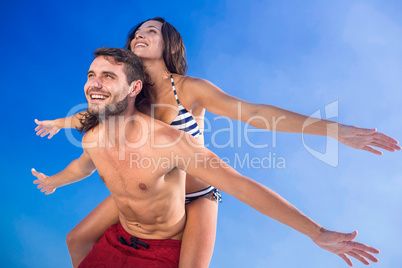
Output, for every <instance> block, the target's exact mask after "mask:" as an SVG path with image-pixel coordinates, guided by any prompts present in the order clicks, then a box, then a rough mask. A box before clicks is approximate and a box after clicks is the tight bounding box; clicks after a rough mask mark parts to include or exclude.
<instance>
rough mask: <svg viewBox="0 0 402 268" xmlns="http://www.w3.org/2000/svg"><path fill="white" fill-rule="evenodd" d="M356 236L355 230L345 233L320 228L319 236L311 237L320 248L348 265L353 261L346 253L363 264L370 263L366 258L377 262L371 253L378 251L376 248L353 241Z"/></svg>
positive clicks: (351, 264)
mask: <svg viewBox="0 0 402 268" xmlns="http://www.w3.org/2000/svg"><path fill="white" fill-rule="evenodd" d="M356 236H357V231H354V232H353V233H350V234H345V233H339V232H333V231H328V230H325V229H322V231H321V234H320V236H319V237H317V238H316V239H313V241H314V243H316V244H317V245H318V246H319V247H320V248H322V249H325V250H328V251H329V252H332V253H334V254H336V255H338V256H339V257H341V258H342V259H343V260H344V261H345V262H346V263H347V264H348V265H349V266H353V263H352V261H351V260H350V258H349V257H348V256H347V255H349V256H350V257H353V258H355V259H357V260H359V261H361V262H362V263H363V264H365V265H369V264H370V262H369V261H368V260H367V259H369V260H370V261H372V262H378V259H377V258H376V257H374V256H373V255H372V254H371V253H374V254H378V253H380V251H379V250H378V249H376V248H373V247H369V246H366V245H365V244H362V243H359V242H355V241H353V239H355V238H356Z"/></svg>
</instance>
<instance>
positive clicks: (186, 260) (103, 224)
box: [36, 18, 400, 267]
mask: <svg viewBox="0 0 402 268" xmlns="http://www.w3.org/2000/svg"><path fill="white" fill-rule="evenodd" d="M126 48H127V49H131V50H132V51H133V52H134V53H135V54H136V55H137V56H138V57H139V58H140V59H141V61H142V63H143V65H144V66H145V70H146V73H147V75H148V76H149V78H150V87H149V91H150V92H149V94H150V96H149V99H148V101H149V102H150V103H152V104H153V105H152V106H150V105H147V104H143V105H142V106H140V107H139V110H140V111H142V112H144V113H146V114H148V115H151V116H152V117H154V118H156V119H158V120H161V121H163V122H165V123H168V124H171V125H172V126H173V127H176V128H179V129H181V130H183V131H186V132H189V133H190V134H192V135H193V136H195V137H197V140H198V141H199V142H200V143H203V136H202V135H201V133H200V129H203V126H204V120H203V117H204V113H205V110H208V111H210V112H212V113H214V114H217V115H222V116H226V117H229V118H232V119H239V118H238V107H239V104H241V111H240V115H241V118H240V120H241V121H243V122H249V123H250V125H252V126H254V127H257V128H262V129H271V128H272V127H271V126H274V125H275V128H274V129H273V130H276V131H282V132H294V133H301V132H303V133H306V134H313V135H329V136H331V137H333V138H335V139H337V140H338V141H340V142H342V143H344V144H346V145H348V146H351V147H353V148H357V149H363V150H367V151H369V152H372V153H375V154H381V152H379V151H378V150H376V149H374V148H372V147H371V146H376V147H379V148H383V149H386V150H389V151H394V150H399V149H400V147H399V146H398V145H397V141H395V140H394V139H392V138H390V137H388V136H386V135H384V134H381V133H377V132H376V131H375V129H361V128H356V127H352V126H346V125H341V124H337V123H334V122H331V121H327V120H317V122H316V123H314V124H310V125H309V126H308V127H306V128H304V129H303V124H304V122H305V120H306V119H307V117H306V116H303V115H300V114H296V113H293V112H290V111H287V110H283V109H280V108H277V107H274V106H269V105H256V104H251V103H248V102H245V101H243V100H240V99H237V98H235V97H232V96H230V95H228V94H226V93H224V92H223V91H222V90H220V89H219V88H217V87H216V86H215V85H213V84H212V83H210V82H208V81H206V80H202V79H198V78H193V77H188V76H184V75H185V72H186V68H187V64H186V60H185V55H184V54H185V48H184V45H183V41H182V39H181V36H180V34H179V33H178V32H177V30H176V29H175V28H174V27H173V26H172V25H170V24H169V23H167V22H166V21H165V20H164V19H162V18H153V19H150V20H147V21H145V22H142V23H140V24H139V25H138V26H136V27H134V28H133V30H132V31H131V33H130V34H129V36H128V39H127V43H126ZM80 116H81V115H79V114H78V115H75V116H73V117H72V118H71V119H72V120H71V121H70V120H66V119H64V118H63V119H57V120H53V121H36V123H37V124H38V127H37V128H36V130H37V131H38V132H37V135H40V136H42V137H44V136H45V135H47V134H49V138H51V137H52V136H53V135H54V134H56V133H57V132H58V131H59V129H60V128H64V127H79V126H80V123H79V118H80ZM254 116H260V117H261V116H262V117H264V118H265V119H266V122H264V121H262V120H252V118H253V117H254ZM283 116H285V119H283V120H279V121H277V122H276V123H275V124H274V122H275V119H279V118H280V117H283ZM271 130H272V129H271ZM200 190H201V191H202V190H203V191H204V192H205V193H204V192H203V193H202V194H208V195H206V197H208V198H198V199H195V200H193V201H191V202H190V203H189V204H187V205H186V213H187V223H186V228H185V230H184V234H183V241H182V249H181V255H180V266H182V267H208V265H209V262H210V259H211V256H212V251H213V245H214V241H215V231H216V221H217V202H216V201H215V202H211V201H210V200H214V198H211V195H215V197H217V196H218V194H217V193H216V191H214V190H213V189H212V188H210V187H209V185H205V184H204V183H202V182H200V181H198V180H197V179H196V178H192V177H190V176H188V177H187V180H186V192H187V193H194V192H198V191H200ZM202 194H201V195H202ZM190 196H192V195H191V194H190ZM117 220H118V214H117V208H116V207H115V204H114V202H113V200H112V199H111V197H110V196H109V197H108V198H106V199H105V200H104V201H103V202H102V203H101V204H100V205H98V206H97V207H96V208H95V209H94V210H93V211H92V212H91V213H90V214H89V215H88V216H87V217H86V218H84V219H83V220H82V221H81V222H80V223H79V224H78V225H77V226H76V227H75V228H74V229H73V230H72V231H70V233H69V234H68V236H67V244H68V248H69V252H70V255H71V258H72V262H73V265H74V266H77V265H78V264H79V263H80V261H81V260H82V259H83V258H84V257H85V256H86V254H87V253H88V252H89V251H90V250H91V248H92V245H93V244H94V243H96V242H97V241H98V239H99V238H100V237H101V236H102V234H103V232H104V231H105V230H106V229H107V228H108V227H109V226H110V225H112V224H115V223H117Z"/></svg>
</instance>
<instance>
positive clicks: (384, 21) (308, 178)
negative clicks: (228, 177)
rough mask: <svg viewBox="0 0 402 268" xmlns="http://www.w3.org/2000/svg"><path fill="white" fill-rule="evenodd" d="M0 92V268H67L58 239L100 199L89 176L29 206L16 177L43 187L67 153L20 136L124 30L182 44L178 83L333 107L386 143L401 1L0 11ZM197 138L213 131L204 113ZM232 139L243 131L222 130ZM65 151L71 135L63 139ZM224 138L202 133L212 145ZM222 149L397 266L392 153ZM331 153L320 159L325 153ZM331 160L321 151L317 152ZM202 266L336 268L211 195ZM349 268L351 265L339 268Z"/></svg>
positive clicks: (397, 191)
mask: <svg viewBox="0 0 402 268" xmlns="http://www.w3.org/2000/svg"><path fill="white" fill-rule="evenodd" d="M0 12H1V16H0V20H1V25H2V27H0V34H1V36H2V42H1V58H2V62H3V64H2V71H1V81H2V88H3V94H4V93H5V97H6V98H5V99H6V101H4V102H3V105H1V106H0V109H1V113H2V114H3V115H5V116H4V117H3V122H2V125H3V126H2V131H1V132H0V140H1V141H3V143H2V148H3V149H2V150H3V154H2V156H1V161H0V167H1V174H2V183H3V185H2V186H3V193H2V195H1V201H2V204H3V205H2V206H3V220H2V221H1V223H0V226H1V228H2V230H3V231H2V232H1V239H0V241H1V244H0V245H1V250H0V252H1V253H0V255H1V257H0V260H1V261H0V262H1V266H2V267H55V266H57V267H60V268H62V267H70V262H69V256H68V252H67V247H66V244H65V237H66V234H67V233H68V231H69V230H71V229H72V228H73V227H74V226H75V225H76V224H77V223H78V222H79V221H80V220H81V219H82V218H83V217H84V216H85V215H86V214H87V213H89V212H90V211H91V210H92V209H93V208H94V207H95V206H96V205H97V204H98V203H99V202H101V201H102V200H103V199H104V198H105V197H106V196H107V195H108V191H107V189H106V188H105V186H104V185H103V183H102V182H101V180H100V179H99V177H98V176H97V175H93V176H91V177H90V178H88V179H86V180H84V181H82V182H80V183H76V184H74V185H70V186H68V187H64V188H61V189H58V190H57V191H56V192H55V194H53V195H50V196H45V195H43V194H41V193H40V192H39V191H37V190H36V187H35V186H34V185H33V184H32V181H33V179H34V177H33V176H32V175H31V173H30V169H31V168H32V167H35V168H36V169H37V170H38V171H41V172H44V173H45V174H47V175H52V174H54V173H56V172H58V171H60V170H61V169H62V168H64V167H65V166H66V165H67V164H68V163H69V162H70V161H71V160H73V159H75V158H77V157H78V156H79V155H80V153H81V149H80V148H77V147H76V146H74V145H72V144H71V143H70V141H69V140H68V139H67V137H66V134H65V132H64V131H60V133H59V134H57V135H56V136H55V137H54V138H53V139H51V140H47V139H41V138H38V137H36V136H35V132H34V128H35V124H34V121H33V120H34V119H35V118H38V119H40V120H41V119H53V118H58V117H63V116H65V115H67V113H68V112H69V111H70V110H71V109H72V108H74V107H75V106H76V105H77V104H81V103H84V102H85V98H84V94H83V85H84V83H85V80H86V75H85V74H86V72H87V70H88V67H89V64H90V62H91V60H92V52H93V51H94V50H95V49H96V48H98V47H102V46H114V47H122V46H123V45H124V41H125V37H126V34H127V32H128V30H129V29H131V27H132V26H134V25H135V24H137V23H138V22H140V21H143V20H145V19H148V18H151V17H154V16H162V17H165V18H166V19H167V20H168V21H169V22H171V23H172V24H173V25H174V26H175V27H176V28H177V29H178V30H179V31H180V32H181V34H182V36H183V39H184V41H185V44H186V47H187V56H188V63H189V72H188V74H189V75H191V76H196V77H201V78H205V79H208V80H210V81H211V82H213V83H214V84H216V85H218V86H219V87H221V88H222V89H223V90H225V91H226V92H228V93H229V94H232V95H234V96H236V97H239V98H242V99H245V100H247V101H250V102H255V103H267V104H272V105H276V106H279V107H282V108H286V109H290V110H293V111H296V112H299V113H303V114H306V115H312V114H314V113H315V112H317V111H321V114H322V116H323V117H326V116H328V114H329V113H327V114H326V113H325V107H326V106H328V105H329V104H331V103H334V102H336V105H337V106H336V107H335V108H336V109H335V110H336V111H332V115H334V114H335V115H336V116H337V117H335V118H332V119H334V120H336V121H340V122H342V123H345V124H353V125H358V126H361V127H368V128H371V127H377V128H378V130H379V131H381V132H383V133H386V134H388V135H390V136H392V137H394V138H396V139H399V140H402V135H401V133H402V125H401V123H400V122H401V120H400V116H401V114H402V106H401V105H400V102H401V100H402V93H401V90H400V88H401V84H402V83H401V82H402V81H401V80H402V78H401V77H402V76H401V75H400V74H401V72H402V36H401V33H402V16H401V12H402V3H401V2H400V1H379V0H371V1H359V0H356V1H346V0H341V1H336V2H335V1H310V0H307V1H302V2H301V1H294V0H291V1H256V0H252V1H236V2H235V1H210V0H207V1H202V2H201V1H199V2H198V1H195V2H193V1H191V2H190V1H176V2H174V3H172V2H166V1H153V2H152V3H147V2H146V1H144V2H143V3H138V2H137V1H136V2H134V1H118V2H117V3H115V2H110V1H102V0H101V1H68V2H67V1H66V2H63V3H59V2H58V1H35V2H33V1H32V2H30V1H25V2H24V1H13V2H12V3H11V2H7V3H4V4H2V9H1V11H0ZM207 119H208V120H209V122H210V123H211V128H212V129H213V130H217V129H219V128H225V127H226V128H227V127H230V124H231V123H229V122H227V121H223V120H220V119H217V118H216V117H214V116H213V115H212V114H207ZM232 124H233V126H234V127H236V129H237V127H239V126H240V128H241V129H243V127H244V124H239V123H237V122H233V121H232ZM73 135H74V137H76V139H78V140H79V139H80V135H79V134H78V133H77V132H73ZM225 135H226V134H225V133H221V134H216V135H215V136H213V133H208V132H207V131H206V133H205V136H206V142H207V143H208V141H210V142H209V143H210V144H212V142H211V141H212V140H214V141H215V142H216V143H217V144H218V145H223V144H224V143H225V141H227V139H228V137H227V136H225ZM239 135H240V140H242V141H243V142H242V144H241V145H239V144H235V145H234V146H232V147H230V146H215V147H214V146H210V147H209V148H210V149H211V150H213V151H214V152H216V153H217V154H218V155H219V156H221V157H226V158H227V159H228V161H230V162H231V163H232V164H233V165H234V163H235V155H236V154H237V155H238V156H240V157H244V156H245V155H246V154H247V153H249V157H250V158H252V157H256V158H258V159H262V158H264V157H268V156H271V161H274V160H276V161H280V160H279V159H284V161H285V167H284V168H278V167H276V166H275V165H273V166H271V168H251V167H247V166H243V167H241V166H239V165H237V166H236V169H237V170H238V171H239V172H241V173H242V174H244V175H246V176H249V177H251V178H254V179H256V180H257V181H259V182H261V183H263V184H264V185H266V186H268V187H270V188H272V189H274V190H275V191H277V192H278V193H280V194H281V195H282V196H284V197H285V198H286V199H288V200H289V201H291V202H292V203H293V204H294V205H295V206H296V207H298V208H299V209H301V210H302V211H303V212H305V213H306V214H307V215H308V216H310V217H311V218H313V219H314V220H315V221H317V222H319V223H320V224H321V225H322V226H324V227H325V228H327V229H331V230H337V231H342V232H351V231H353V230H355V229H356V230H358V231H359V235H358V240H359V241H361V242H363V243H367V244H369V245H372V246H375V247H377V248H378V249H380V250H381V254H380V255H379V259H380V263H378V264H375V265H374V266H375V267H398V266H399V265H400V263H401V262H402V256H401V254H400V249H401V248H402V242H401V241H402V239H401V238H402V230H401V228H400V226H401V225H402V217H401V213H400V208H401V207H402V199H401V197H400V196H401V195H402V171H401V169H400V163H401V160H402V159H401V153H400V152H397V153H388V152H385V154H384V155H383V156H381V157H379V156H376V155H372V154H369V153H367V152H363V151H357V150H354V149H351V148H348V147H345V146H343V145H342V144H341V145H339V147H337V148H332V147H331V148H332V149H333V150H334V151H333V154H331V157H332V158H333V159H336V160H337V162H338V163H337V165H336V166H335V167H333V166H330V165H328V164H326V163H324V162H322V161H320V160H319V159H317V158H316V157H314V156H312V155H311V154H310V153H309V152H308V150H307V149H306V147H310V148H313V149H314V150H317V151H321V152H323V151H324V150H325V145H326V138H323V137H304V138H305V140H304V141H305V144H306V145H303V141H302V136H301V135H296V134H284V133H278V134H276V135H274V134H273V133H269V132H265V133H253V134H251V135H250V139H251V140H252V141H253V142H254V143H258V144H266V143H268V144H269V146H268V148H263V149H254V148H252V147H250V146H248V145H247V144H246V143H245V142H244V139H243V138H242V137H243V136H242V135H243V132H242V131H241V132H240V133H237V131H236V133H235V135H234V138H235V139H236V140H237V139H238V136H239ZM332 149H331V150H332ZM331 153H332V151H331ZM219 210H220V211H219V221H218V232H217V240H216V245H215V251H214V256H213V259H212V262H211V267H244V266H248V267H313V268H314V267H323V266H324V265H325V267H346V264H345V265H343V263H342V260H341V259H340V258H338V257H337V256H335V255H332V254H330V253H327V252H325V251H323V250H321V249H319V248H318V247H316V246H315V245H314V244H313V243H312V242H311V241H310V240H309V239H308V238H306V237H304V236H302V235H300V234H299V233H297V232H295V231H293V230H291V229H289V228H288V227H285V226H283V225H281V224H279V223H276V222H274V221H272V220H270V219H267V218H266V217H264V216H262V215H259V214H258V213H257V212H255V211H253V210H252V209H250V208H249V207H247V206H246V205H244V204H242V203H240V202H239V201H237V200H235V199H234V198H232V197H230V196H228V195H225V194H224V202H223V203H222V204H221V205H220V208H219ZM355 266H356V267H362V266H363V265H360V264H358V263H357V262H356V261H355Z"/></svg>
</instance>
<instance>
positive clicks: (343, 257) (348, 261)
mask: <svg viewBox="0 0 402 268" xmlns="http://www.w3.org/2000/svg"><path fill="white" fill-rule="evenodd" d="M338 256H339V257H341V258H342V259H343V260H344V261H345V262H346V263H347V264H348V265H349V266H353V263H352V261H351V260H350V259H349V257H348V256H346V254H338Z"/></svg>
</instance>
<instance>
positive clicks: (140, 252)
mask: <svg viewBox="0 0 402 268" xmlns="http://www.w3.org/2000/svg"><path fill="white" fill-rule="evenodd" d="M180 247H181V241H180V240H174V239H166V240H153V239H137V238H135V237H132V236H131V235H130V234H129V233H127V232H126V230H124V228H123V227H122V226H121V224H120V223H119V224H116V225H112V226H110V228H109V229H108V230H106V231H105V233H104V234H103V236H102V238H101V239H100V240H99V242H98V243H97V244H95V245H94V246H93V248H92V250H91V252H89V254H88V255H87V256H86V257H85V259H84V260H83V261H82V262H81V264H80V265H79V266H78V267H79V268H109V267H110V268H115V267H116V268H117V267H146V268H148V267H153V268H170V267H172V268H173V267H178V266H179V257H180Z"/></svg>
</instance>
